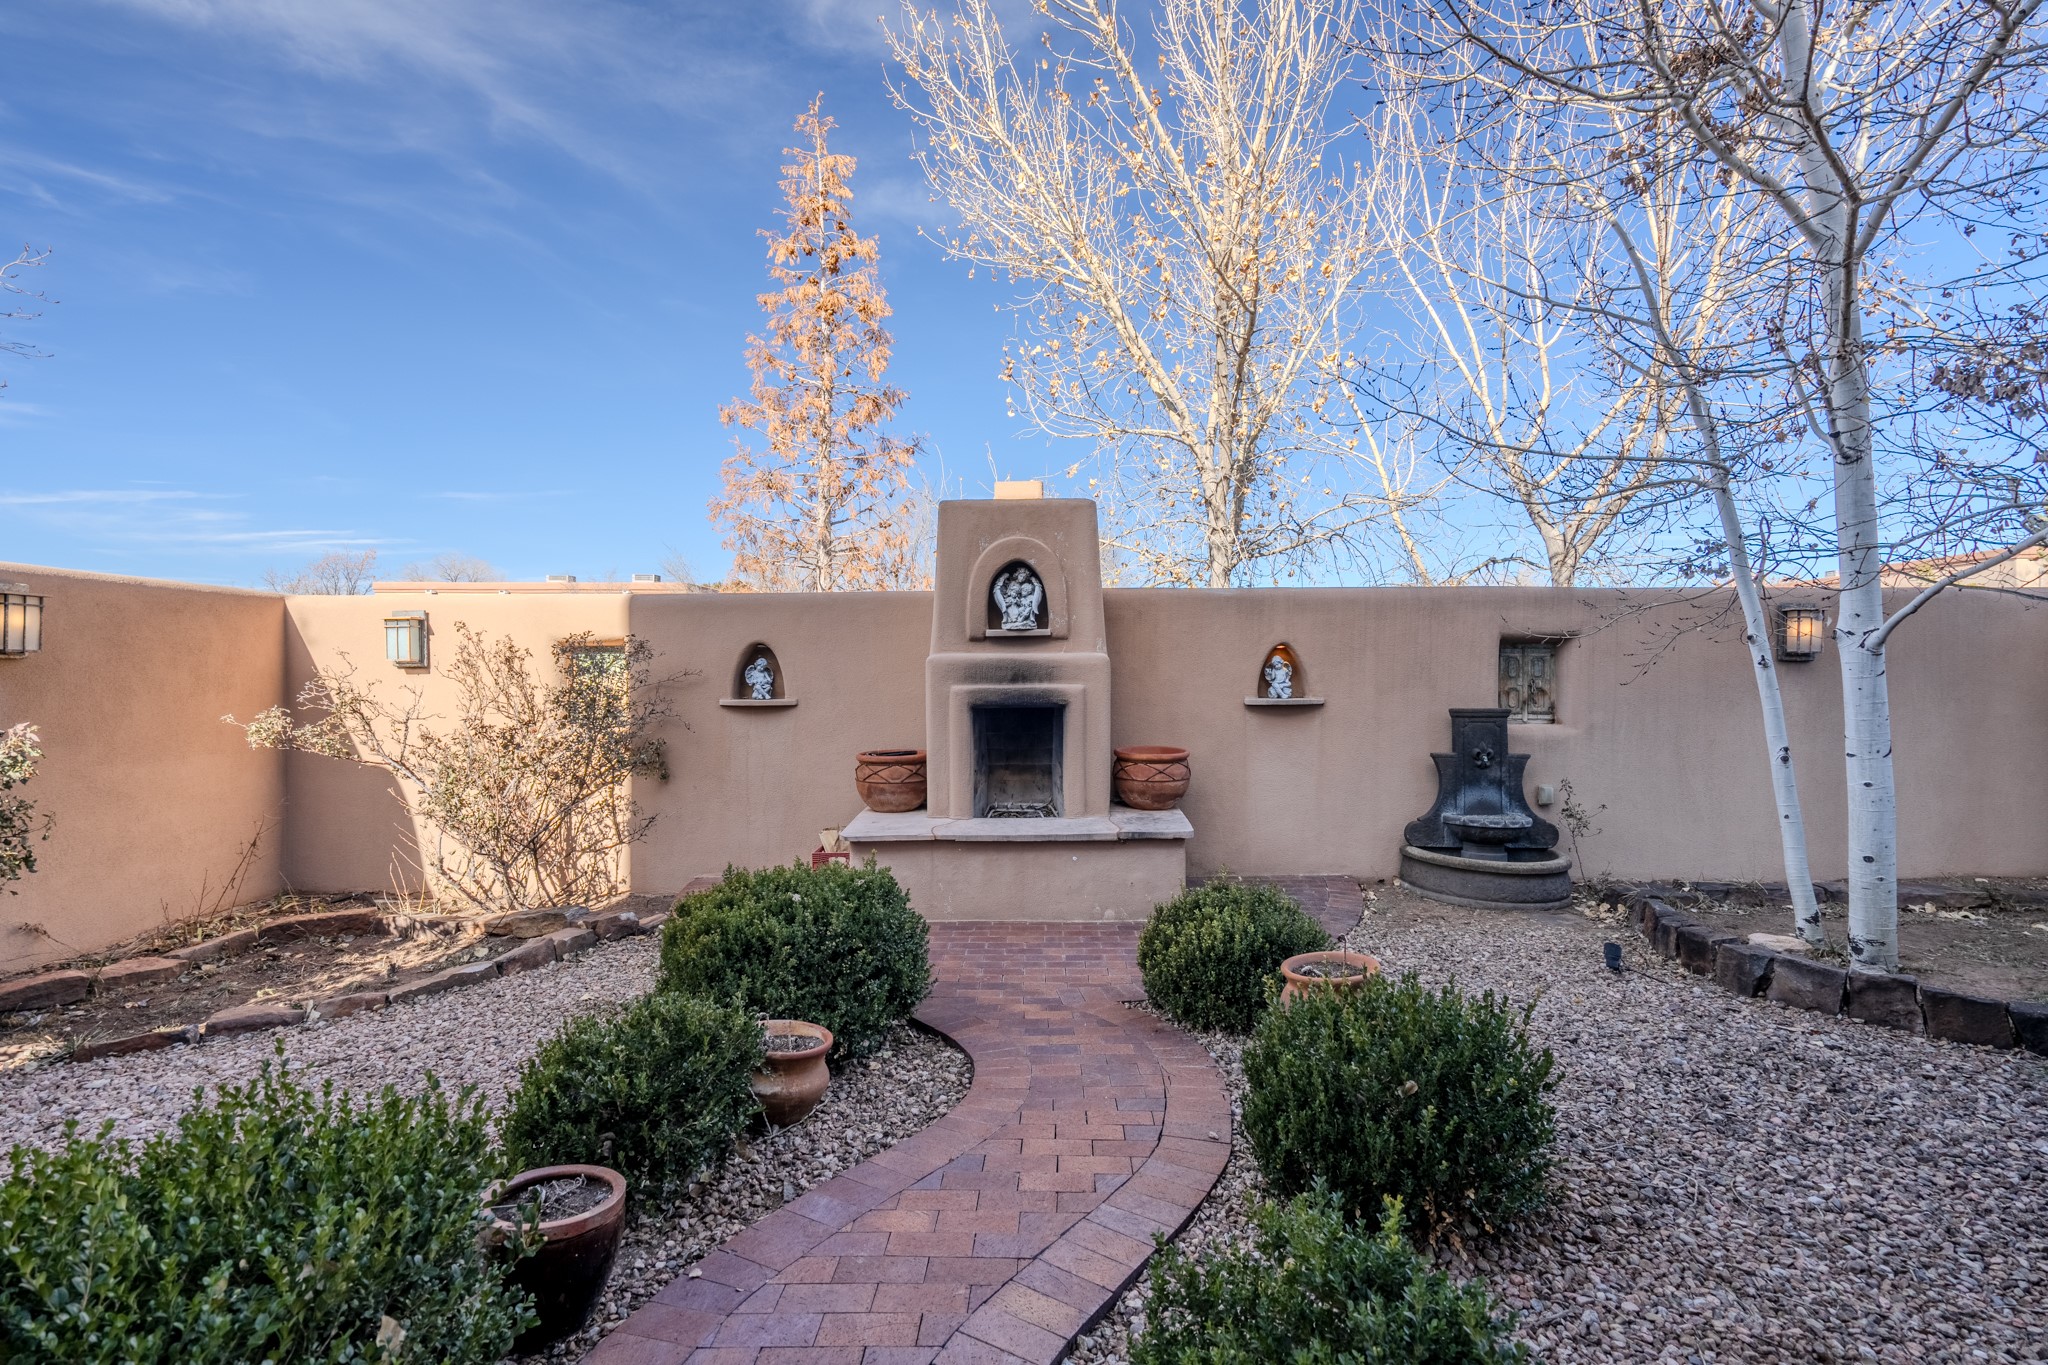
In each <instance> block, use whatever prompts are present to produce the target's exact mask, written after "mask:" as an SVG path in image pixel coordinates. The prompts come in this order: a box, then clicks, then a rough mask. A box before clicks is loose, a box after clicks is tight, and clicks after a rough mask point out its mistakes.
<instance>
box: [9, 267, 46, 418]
mask: <svg viewBox="0 0 2048 1365" xmlns="http://www.w3.org/2000/svg"><path fill="white" fill-rule="evenodd" d="M49 258H50V253H49V252H47V251H37V250H35V249H34V248H32V247H26V246H25V247H23V248H22V249H21V252H20V254H19V255H17V256H16V257H15V258H14V259H13V260H11V261H9V262H7V263H6V264H5V265H0V293H6V294H11V295H13V296H14V299H18V300H21V302H18V303H17V302H14V301H13V300H7V301H4V302H0V322H33V321H35V319H37V318H39V317H41V316H42V312H41V310H40V309H37V308H34V307H32V306H30V305H32V304H39V303H48V302H49V301H50V299H49V297H48V296H47V295H45V294H44V293H43V292H42V291H41V290H37V289H30V288H29V287H28V286H27V285H25V284H23V283H22V282H21V275H22V272H23V271H25V270H34V269H36V268H37V267H38V266H40V265H42V263H43V262H44V261H46V260H48V259H49ZM0 353H5V354H7V355H16V356H21V357H23V358H25V359H34V360H40V359H42V358H43V357H44V356H45V355H46V354H47V353H46V352H44V351H43V350H41V349H39V348H38V347H37V346H35V345H34V344H33V343H31V342H27V341H23V340H21V339H19V338H17V337H11V336H9V337H0ZM6 387H7V381H6V380H4V379H0V389H4V388H6Z"/></svg>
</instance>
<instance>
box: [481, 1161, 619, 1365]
mask: <svg viewBox="0 0 2048 1365" xmlns="http://www.w3.org/2000/svg"><path fill="white" fill-rule="evenodd" d="M486 1202H487V1205H488V1209H487V1212H488V1214H489V1217H490V1224H489V1226H488V1227H487V1228H486V1229H485V1237H486V1238H487V1239H488V1240H489V1241H490V1242H491V1243H492V1244H493V1245H495V1246H515V1245H528V1246H532V1247H533V1248H534V1250H533V1251H532V1253H531V1254H530V1255H527V1256H524V1257H522V1258H521V1259H520V1260H519V1262H518V1263H517V1264H516V1265H515V1266H513V1268H512V1275H511V1279H512V1282H513V1283H514V1284H515V1285H517V1286H518V1287H519V1288H521V1289H523V1290H525V1291H526V1292H527V1293H529V1294H531V1295H532V1296H533V1306H534V1311H535V1312H536V1313H538V1314H539V1315H540V1321H539V1322H537V1323H535V1324H534V1325H533V1326H532V1327H529V1328H527V1329H526V1330H525V1331H524V1332H521V1333H520V1334H519V1338H518V1340H516V1341H514V1342H513V1343H512V1351H513V1354H515V1355H524V1354H527V1353H529V1352H531V1351H534V1350H537V1349H539V1348H540V1347H542V1346H545V1345H547V1344H548V1343H549V1342H552V1341H558V1340H560V1339H561V1338H563V1337H566V1336H568V1335H569V1334H570V1333H572V1332H575V1331H576V1330H577V1329H579V1328H581V1327H582V1326H583V1324H584V1323H585V1322H587V1321H589V1320H590V1312H591V1310H592V1309H593V1308H595V1307H596V1306H597V1300H598V1296H599V1295H600V1294H602V1293H603V1292H604V1286H605V1281H606V1280H608V1279H609V1278H610V1277H611V1273H612V1259H613V1258H614V1257H615V1256H617V1255H618V1254H619V1236H620V1234H621V1233H623V1232H624V1231H625V1228H626V1177H624V1176H623V1175H620V1174H619V1173H618V1172H617V1171H615V1170H612V1169H611V1168H610V1167H608V1166H540V1167H536V1168H535V1169H533V1170H530V1171H521V1172H520V1173H519V1174H518V1175H515V1176H513V1177H512V1178H511V1179H510V1180H507V1181H505V1182H504V1183H503V1184H502V1185H499V1186H497V1187H496V1188H495V1189H493V1190H492V1191H491V1193H490V1195H489V1196H488V1198H487V1201H486Z"/></svg>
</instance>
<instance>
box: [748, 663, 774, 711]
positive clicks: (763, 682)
mask: <svg viewBox="0 0 2048 1365" xmlns="http://www.w3.org/2000/svg"><path fill="white" fill-rule="evenodd" d="M740 676H741V677H742V678H745V679H746V681H747V686H749V687H751V688H753V689H754V700H755V701H768V700H771V699H772V698H773V697H774V696H775V670H774V669H772V668H770V667H769V666H768V656H767V655H765V654H762V655H759V656H757V657H756V658H755V660H754V662H752V663H750V664H748V665H747V671H746V672H744V673H742V674H740Z"/></svg>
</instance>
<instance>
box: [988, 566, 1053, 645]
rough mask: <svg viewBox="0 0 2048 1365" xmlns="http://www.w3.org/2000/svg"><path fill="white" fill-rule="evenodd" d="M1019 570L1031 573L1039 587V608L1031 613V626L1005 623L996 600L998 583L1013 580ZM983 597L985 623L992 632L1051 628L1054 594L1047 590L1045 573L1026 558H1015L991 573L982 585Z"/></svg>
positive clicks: (1015, 631) (1032, 580)
mask: <svg viewBox="0 0 2048 1365" xmlns="http://www.w3.org/2000/svg"><path fill="white" fill-rule="evenodd" d="M1019 570H1022V571H1023V572H1024V573H1026V574H1029V575H1030V581H1031V582H1032V583H1033V584H1034V585H1035V586H1036V588H1037V591H1038V609H1037V610H1036V611H1034V612H1033V613H1032V614H1031V624H1030V625H1029V626H1008V625H1005V624H1003V611H1002V609H1001V607H1000V606H999V605H998V603H997V602H996V589H997V587H998V585H1000V584H1002V583H1004V582H1006V581H1010V580H1012V579H1013V578H1014V577H1015V576H1016V574H1017V572H1018V571H1019ZM981 597H982V607H983V615H984V617H985V618H986V621H985V624H986V626H987V628H988V630H989V631H990V632H992V633H993V632H1009V633H1012V634H1014V633H1017V632H1019V631H1023V630H1049V629H1051V623H1052V594H1051V593H1049V592H1048V591H1046V587H1045V575H1044V574H1042V573H1040V572H1039V571H1038V569H1037V567H1036V566H1035V565H1033V564H1031V563H1030V562H1028V561H1026V560H1022V559H1013V560H1011V561H1010V562H1009V563H1007V564H1005V565H1003V566H1002V567H1001V568H999V569H997V570H996V571H995V572H994V573H993V574H991V575H989V580H988V582H987V583H986V584H984V585H983V587H982V592H981Z"/></svg>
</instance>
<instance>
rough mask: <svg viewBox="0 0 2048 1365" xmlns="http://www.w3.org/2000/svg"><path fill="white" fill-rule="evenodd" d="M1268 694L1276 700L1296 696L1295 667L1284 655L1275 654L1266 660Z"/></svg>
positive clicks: (1284, 699) (1285, 699)
mask: <svg viewBox="0 0 2048 1365" xmlns="http://www.w3.org/2000/svg"><path fill="white" fill-rule="evenodd" d="M1266 695H1267V696H1269V697H1271V698H1273V699H1274V700H1275V701H1287V700H1289V699H1290V698H1292V697H1293V696H1294V669H1293V667H1292V666H1291V665H1290V664H1289V663H1288V662H1287V659H1286V657H1285V656H1283V655H1280V654H1275V655H1274V656H1273V657H1272V658H1270V659H1268V660H1266Z"/></svg>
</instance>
